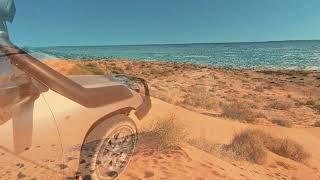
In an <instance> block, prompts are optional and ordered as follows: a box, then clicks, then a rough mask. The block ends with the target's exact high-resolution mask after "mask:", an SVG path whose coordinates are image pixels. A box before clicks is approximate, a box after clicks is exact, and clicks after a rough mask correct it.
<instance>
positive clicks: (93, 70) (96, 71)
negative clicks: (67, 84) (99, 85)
mask: <svg viewBox="0 0 320 180" xmlns="http://www.w3.org/2000/svg"><path fill="white" fill-rule="evenodd" d="M68 74H69V75H103V74H104V72H103V71H102V70H101V69H100V68H99V67H97V66H96V65H95V64H91V63H89V64H86V65H81V64H76V65H74V66H73V67H72V68H71V69H70V70H69V72H68Z"/></svg>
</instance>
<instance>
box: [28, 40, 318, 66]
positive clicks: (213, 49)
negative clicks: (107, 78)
mask: <svg viewBox="0 0 320 180" xmlns="http://www.w3.org/2000/svg"><path fill="white" fill-rule="evenodd" d="M25 49H26V50H27V51H28V52H30V53H32V54H33V55H34V56H35V57H37V58H39V59H52V58H59V59H77V60H109V59H116V58H120V59H130V60H134V61H154V60H157V61H166V62H177V63H189V64H200V65H209V66H213V67H222V68H231V69H294V70H320V40H287V41H266V42H236V43H192V44H158V45H157V44H152V45H116V46H57V47H38V48H33V47H29V48H28V47H27V48H25Z"/></svg>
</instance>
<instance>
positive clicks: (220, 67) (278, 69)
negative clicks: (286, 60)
mask: <svg viewBox="0 0 320 180" xmlns="http://www.w3.org/2000/svg"><path fill="white" fill-rule="evenodd" d="M48 60H64V61H72V62H74V61H75V62H95V61H97V62H100V61H115V60H120V61H133V62H151V63H157V62H163V63H168V64H180V65H184V64H185V65H194V66H199V67H205V68H206V67H207V68H214V69H225V70H235V71H237V70H252V71H298V72H300V71H306V72H309V71H310V72H320V67H314V66H312V67H311V66H310V67H305V68H296V67H259V66H257V67H240V68H234V67H224V66H216V65H211V64H197V63H191V62H190V63H189V62H175V61H169V60H157V59H155V60H149V59H130V58H110V59H62V58H56V57H54V58H53V57H50V58H48V59H42V60H40V61H48Z"/></svg>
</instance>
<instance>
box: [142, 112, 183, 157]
mask: <svg viewBox="0 0 320 180" xmlns="http://www.w3.org/2000/svg"><path fill="white" fill-rule="evenodd" d="M186 135H187V133H186V129H185V127H184V125H182V124H180V123H179V122H177V120H176V118H175V116H174V115H170V116H169V117H167V118H163V119H160V120H158V121H155V122H154V123H153V125H152V127H151V128H150V129H148V130H144V131H143V132H142V133H140V142H141V143H142V144H145V145H147V146H149V147H150V148H152V149H155V150H158V151H161V150H167V149H171V148H176V147H178V146H179V145H180V144H181V143H183V142H185V138H186Z"/></svg>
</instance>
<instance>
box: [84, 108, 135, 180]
mask: <svg viewBox="0 0 320 180" xmlns="http://www.w3.org/2000/svg"><path fill="white" fill-rule="evenodd" d="M137 136H138V134H137V127H136V125H135V123H134V121H133V120H132V119H130V118H129V117H128V116H126V115H122V114H119V115H115V116H113V117H111V118H108V119H106V120H104V121H102V122H101V123H100V124H99V125H97V126H96V127H95V128H94V129H93V130H92V131H91V132H90V133H89V134H88V136H87V137H86V139H85V141H84V144H83V146H82V148H81V155H80V163H79V173H80V176H81V177H82V179H84V180H107V179H114V178H117V177H118V176H119V175H120V174H121V173H122V172H123V171H124V169H125V168H126V166H127V165H128V163H129V161H130V159H131V157H132V155H133V153H134V148H135V146H136V143H137Z"/></svg>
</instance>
